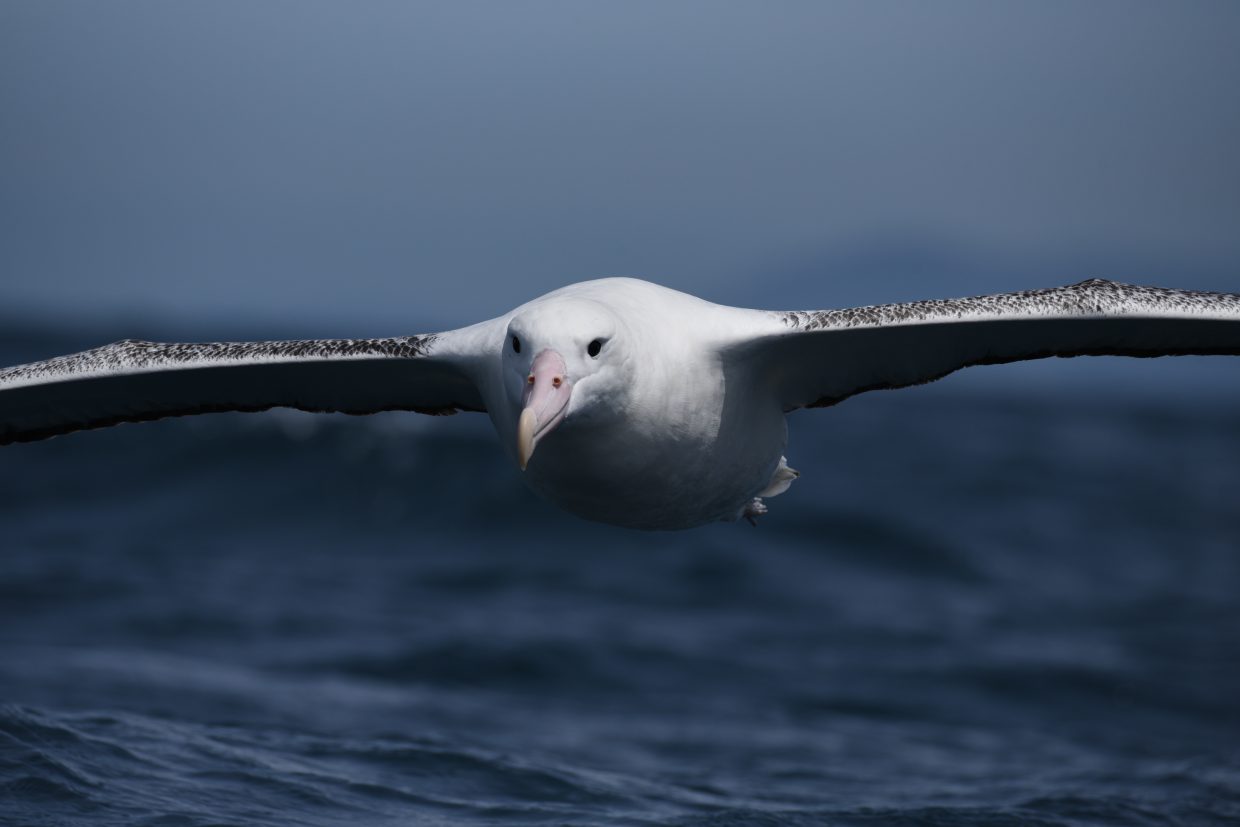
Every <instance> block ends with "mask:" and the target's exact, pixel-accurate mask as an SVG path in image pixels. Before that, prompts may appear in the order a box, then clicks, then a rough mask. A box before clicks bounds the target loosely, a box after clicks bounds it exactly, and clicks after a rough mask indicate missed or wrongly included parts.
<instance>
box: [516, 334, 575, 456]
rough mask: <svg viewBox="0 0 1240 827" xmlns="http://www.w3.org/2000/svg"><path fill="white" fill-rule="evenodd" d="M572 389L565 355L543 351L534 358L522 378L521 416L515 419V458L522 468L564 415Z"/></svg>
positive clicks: (552, 351)
mask: <svg viewBox="0 0 1240 827" xmlns="http://www.w3.org/2000/svg"><path fill="white" fill-rule="evenodd" d="M572 390H573V383H572V382H570V381H569V379H568V375H567V369H566V366H565V364H564V357H562V356H560V354H558V353H556V352H555V351H554V350H544V351H542V352H540V353H539V354H538V355H537V356H535V357H534V363H533V364H532V365H530V373H529V376H528V377H526V380H525V393H523V394H522V395H521V405H522V410H521V418H520V419H519V420H517V461H518V462H519V463H520V464H521V470H522V471H524V470H525V466H526V465H528V464H529V461H530V457H531V456H533V455H534V448H535V446H537V445H538V442H539V440H541V439H542V438H543V437H544V436H546V435H547V434H549V433H551V431H552V429H554V428H555V426H556V425H559V424H560V420H562V419H563V418H564V413H565V412H566V411H567V410H568V398H569V396H570V395H571V394H572Z"/></svg>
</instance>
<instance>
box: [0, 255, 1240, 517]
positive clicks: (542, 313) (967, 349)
mask: <svg viewBox="0 0 1240 827" xmlns="http://www.w3.org/2000/svg"><path fill="white" fill-rule="evenodd" d="M1177 354H1233V355H1234V354H1240V296H1237V295H1233V294H1227V293H1203V292H1192V291H1183V290H1168V289H1163V288H1153V287H1135V286H1131V285H1124V284H1118V283H1115V282H1108V281H1101V280H1092V281H1086V282H1081V283H1080V284H1075V285H1071V286H1068V287H1060V288H1052V289H1048V290H1034V291H1027V292H1023V293H1007V294H999V295H993V296H980V297H975V298H969V299H954V300H944V301H925V302H913V303H907V304H892V305H878V306H873V307H863V308H854V309H849V310H825V311H788V312H772V311H762V310H745V309H741V308H734V307H725V306H722V305H717V304H711V303H710V302H706V301H703V300H701V299H698V298H696V297H693V296H690V295H687V294H685V293H680V292H677V291H674V290H669V289H667V288H665V287H660V286H658V285H655V284H650V283H648V282H644V281H639V280H636V279H602V280H599V281H589V282H583V283H581V284H575V285H571V286H569V287H565V288H563V289H561V290H557V291H555V292H553V293H549V294H547V295H545V296H542V297H540V298H538V299H535V300H533V301H531V302H529V303H527V304H524V305H522V306H521V307H518V308H516V309H515V310H513V311H511V312H509V313H506V314H504V315H503V316H500V317H498V318H495V319H491V320H490V321H486V322H482V323H480V324H476V325H473V326H471V327H466V328H461V329H459V330H452V331H447V332H444V333H436V334H429V335H422V336H408V337H400V338H390V339H365V340H309V341H294V342H230V343H205V344H158V343H151V342H138V341H124V342H117V343H115V344H112V345H107V346H105V347H101V348H96V349H95V350H89V351H85V352H83V353H78V354H73V355H71V356H64V357H59V358H56V359H50V360H48V361H45V362H37V363H34V364H30V365H22V366H18V367H14V368H9V369H7V370H0V444H4V443H9V442H16V441H27V440H33V439H41V438H44V437H49V436H55V435H57V434H63V433H68V432H70V431H75V430H80V429H84V428H94V427H100V426H104V425H111V424H115V423H119V422H129V421H140V420H147V419H156V418H160V417H165V416H177V415H183V414H191V413H205V412H211V411H256V410H264V409H267V408H272V407H291V408H299V409H302V410H309V411H343V412H346V413H373V412H377V411H385V410H411V411H419V412H422V413H452V412H455V411H457V410H467V411H485V412H487V413H488V414H489V415H490V417H491V421H492V422H493V423H494V425H495V429H496V431H497V432H498V434H499V437H500V442H501V444H502V445H503V446H504V448H505V450H506V451H507V452H508V453H509V454H510V456H512V458H513V459H514V461H516V462H517V463H518V465H520V466H521V467H522V468H524V469H525V477H526V479H527V480H528V481H529V483H530V485H531V486H532V487H533V488H534V489H535V490H536V491H538V492H539V493H540V494H542V495H543V496H545V497H546V498H548V499H550V500H552V501H554V502H556V503H558V504H559V505H561V506H563V507H564V508H567V509H568V510H570V511H572V512H574V513H577V514H579V515H581V516H583V517H586V518H588V519H592V520H599V521H602V522H608V523H614V524H618V525H624V526H631V527H635V528H687V527H690V526H695V525H700V524H702V523H706V522H710V521H714V520H721V519H737V518H738V517H742V516H744V517H749V518H751V519H752V518H753V517H755V516H757V515H759V514H762V513H765V506H764V505H763V504H762V502H761V498H762V497H771V496H775V495H776V494H779V493H781V492H782V491H784V490H786V489H787V487H788V485H789V484H790V483H791V481H792V479H793V478H794V477H795V476H796V472H794V471H792V470H791V469H790V468H789V467H788V466H787V463H786V461H785V460H784V451H785V443H786V437H787V431H786V427H785V422H784V416H785V414H786V413H787V412H789V411H792V410H795V409H797V408H802V407H821V406H825V405H832V404H835V403H836V402H839V401H841V400H843V399H846V398H848V397H849V396H853V395H855V394H857V393H861V392H863V391H867V390H875V389H880V388H898V387H905V386H908V385H914V384H920V383H923V382H929V381H933V380H935V379H938V378H940V377H942V376H945V375H946V374H948V373H951V372H952V371H955V370H958V369H960V368H962V367H967V366H970V365H978V364H997V363H1002V362H1013V361H1019V360H1024V359H1036V358H1041V357H1046V356H1081V355H1127V356H1163V355H1177Z"/></svg>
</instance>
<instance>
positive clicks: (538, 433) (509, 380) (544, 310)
mask: <svg viewBox="0 0 1240 827" xmlns="http://www.w3.org/2000/svg"><path fill="white" fill-rule="evenodd" d="M624 333H625V330H624V329H623V327H622V326H621V324H620V323H619V320H618V319H617V317H616V314H615V313H614V312H612V311H611V310H610V309H609V308H607V307H606V306H605V305H603V304H601V303H599V302H597V301H593V300H590V299H584V298H575V297H574V298H569V297H565V298H561V299H556V300H553V301H544V302H540V303H538V304H536V305H533V306H529V307H526V308H524V309H522V310H520V311H518V312H517V313H516V314H514V315H513V317H512V318H511V319H510V320H509V323H508V330H507V335H506V337H505V340H504V345H503V348H504V357H503V361H504V388H505V393H506V394H507V396H508V401H509V403H510V405H511V406H512V410H514V411H518V412H519V413H518V415H517V424H516V427H517V446H516V448H517V462H518V464H519V465H520V466H521V470H523V471H524V470H525V468H526V466H527V465H528V464H529V462H530V458H531V457H532V456H533V455H534V450H535V449H536V448H537V447H538V444H539V443H540V442H541V441H542V440H544V439H545V438H546V437H547V436H548V435H549V434H550V433H551V432H552V431H554V430H555V429H556V428H557V427H558V426H559V425H560V423H561V422H564V421H565V420H566V419H569V420H572V421H579V420H587V419H590V418H591V414H592V413H594V412H596V411H597V410H599V409H600V407H601V406H604V405H613V404H614V402H615V399H616V396H617V394H619V393H622V392H623V390H624V388H625V387H626V385H627V382H628V375H627V374H628V365H629V359H628V352H629V351H628V343H627V342H626V341H625V335H624Z"/></svg>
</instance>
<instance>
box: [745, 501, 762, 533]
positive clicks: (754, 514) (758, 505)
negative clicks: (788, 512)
mask: <svg viewBox="0 0 1240 827" xmlns="http://www.w3.org/2000/svg"><path fill="white" fill-rule="evenodd" d="M766 511H767V509H766V506H765V505H763V504H762V498H761V497H754V498H753V502H751V503H750V504H749V505H747V506H745V508H744V510H743V511H741V516H742V517H744V518H745V519H746V520H748V521H749V524H750V525H751V526H754V527H755V528H756V527H757V525H758V520H757V518H758V517H761V516H762V515H763V514H765V513H766Z"/></svg>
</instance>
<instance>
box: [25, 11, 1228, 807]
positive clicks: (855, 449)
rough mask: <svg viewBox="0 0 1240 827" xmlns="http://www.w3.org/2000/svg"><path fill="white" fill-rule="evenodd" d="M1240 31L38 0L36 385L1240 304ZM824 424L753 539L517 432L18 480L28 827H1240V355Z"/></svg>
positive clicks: (799, 431) (1024, 377)
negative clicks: (613, 489) (172, 347)
mask: <svg viewBox="0 0 1240 827" xmlns="http://www.w3.org/2000/svg"><path fill="white" fill-rule="evenodd" d="M1237 43H1240V6H1238V5H1237V4H1235V3H1232V2H1192V3H1174V4H1173V3H1166V4H1152V3H1143V4H1135V3H1125V2H1091V3H1088V4H1068V3H1034V2H1028V3H1003V4H996V3H985V2H941V3H935V4H926V3H914V2H883V3H873V2H852V3H850V2H829V3H828V2H792V1H791V0H789V1H788V2H781V3H762V2H744V3H742V2H734V3H707V2H687V1H686V2H669V3H644V2H638V3H623V4H620V3H613V4H602V3H577V2H559V3H551V2H525V3H519V4H517V3H501V2H452V3H439V4H432V3H411V2H410V3H406V2H365V3H347V4H346V3H326V2H297V3H294V2H281V1H277V0H268V1H266V2H220V3H189V2H154V1H153V0H152V2H133V1H132V0H113V2H109V3H106V4H102V3H90V2H58V1H57V0H39V2H33V1H30V2H24V1H21V0H0V361H3V363H5V364H12V363H16V362H21V361H27V360H33V359H39V358H45V357H47V356H51V355H54V354H57V353H63V352H67V351H70V350H75V349H80V348H83V347H88V346H93V345H96V344H100V343H102V342H106V341H111V340H114V339H117V338H122V337H145V338H155V339H216V338H283V337H319V336H382V335H395V334H403V333H416V332H426V331H434V330H438V329H444V328H450V327H456V326H460V325H464V324H468V323H471V322H474V321H477V320H480V319H483V318H488V317H491V316H494V315H497V314H499V313H502V312H503V311H505V310H507V309H509V308H511V307H513V306H515V305H516V304H519V303H520V302H523V301H525V300H527V299H529V298H531V297H533V296H535V295H537V294H540V293H542V292H545V291H547V290H551V289H554V288H556V287H559V286H561V285H564V284H566V283H570V282H573V281H578V280H582V279H587V278H595V277H601V276H612V275H632V276H639V277H643V278H647V279H650V280H653V281H658V282H660V283H663V284H666V285H668V286H671V287H674V288H678V289H681V290H686V291H689V292H692V293H695V294H698V295H701V296H703V297H705V298H708V299H710V300H713V301H718V302H723V303H728V304H737V305H745V306H754V307H765V308H772V309H808V308H824V307H836V306H847V305H856V304H870V303H878V302H887V301H901V300H913V299H921V298H933V297H947V296H956V295H966V294H975V293H986V292H996V291H1003V290H1018V289H1027V288H1032V287H1044V286H1053V285H1059V284H1067V283H1071V282H1075V281H1080V280H1082V279H1085V278H1093V277H1102V278H1111V279H1117V280H1121V281H1131V282H1138V283H1150V284H1159V285H1165V286H1174V287H1186V288H1197V289H1209V290H1222V291H1230V292H1240V94H1237V79H1238V78H1240V48H1237ZM1238 365H1240V363H1238V362H1237V361H1236V360H1234V359H1224V358H1215V359H1189V358H1183V359H1163V360H1120V359H1114V360H1105V359H1076V360H1068V361H1064V360H1052V362H1040V363H1030V364H1025V365H1013V366H1004V367H998V368H978V369H973V370H971V371H966V372H964V373H962V374H960V375H957V376H954V377H950V378H949V379H947V380H945V381H943V382H940V383H937V384H935V385H931V386H927V387H924V388H916V389H910V390H905V391H900V392H898V393H895V394H869V395H866V396H863V397H859V398H857V399H855V400H851V401H849V402H847V403H845V404H844V405H842V406H840V407H839V408H836V409H831V410H826V411H815V412H808V413H803V414H798V415H795V416H793V417H792V418H791V422H790V426H791V443H790V447H789V458H790V461H791V464H792V465H793V466H795V467H797V468H799V469H800V470H801V471H802V472H803V476H802V478H801V479H800V480H799V481H798V482H797V483H796V485H794V486H793V488H792V490H791V491H790V492H789V493H788V494H786V495H784V496H781V497H780V498H779V499H777V500H774V501H772V502H771V503H770V505H771V514H770V516H769V517H768V518H766V519H765V520H763V523H762V525H761V526H760V528H758V529H756V530H755V529H751V528H750V527H749V526H747V525H741V526H735V525H720V526H713V527H707V528H704V529H701V530H697V531H694V532H688V533H681V534H659V535H645V534H636V533H631V532H625V531H617V530H611V529H607V528H605V527H601V526H594V525H590V524H586V523H582V522H580V521H578V520H576V519H575V518H572V517H569V516H567V515H564V514H561V513H559V512H557V511H556V510H554V509H552V508H551V507H549V506H547V505H545V504H543V503H541V502H539V501H538V500H536V499H535V498H534V497H533V496H532V495H531V494H529V493H528V492H527V491H526V490H525V489H524V488H523V487H522V486H521V481H520V474H519V472H517V471H516V470H515V469H514V468H512V467H510V466H509V465H508V464H507V463H506V462H505V461H503V459H502V458H501V457H500V454H499V451H498V448H497V446H496V445H495V444H494V436H493V435H492V433H491V432H490V428H489V425H488V424H487V423H486V422H485V421H483V419H482V418H481V417H470V416H459V417H453V418H449V419H431V418H420V417H415V416H380V417H372V418H366V419H362V420H355V419H350V418H346V417H340V418H336V417H310V416H301V415H288V414H281V413H279V412H276V413H274V414H271V415H262V416H219V417H202V418H197V419H190V420H176V421H168V422H161V423H155V424H151V425H144V426H141V427H136V426H134V427H123V428H117V429H112V430H110V431H104V432H94V433H87V434H78V435H74V436H69V437H65V438H60V439H56V440H53V441H50V442H45V443H36V444H30V445H22V446H13V447H9V448H5V449H3V450H2V451H0V821H5V820H8V821H12V822H14V823H21V824H45V823H46V824H59V825H63V824H77V823H83V824H87V823H89V824H92V825H95V824H111V823H116V824H126V825H128V824H134V823H140V824H150V825H156V824H159V825H170V824H178V825H182V824H184V825H193V824H204V825H205V824H218V823H245V824H273V825H277V824H278V825H287V824H290V823H296V824H316V825H318V824H359V823H361V824H386V823H391V824H405V823H410V822H411V821H418V822H421V823H442V824H459V823H479V824H511V823H514V822H516V821H521V822H524V823H548V824H562V823H573V824H578V823H580V824H627V825H632V824H686V825H688V824H695V825H696V824H701V825H707V824H709V825H716V826H717V825H724V824H764V825H765V824H798V825H800V824H828V823H829V824H850V825H851V824H864V825H871V824H879V823H890V822H897V823H900V824H923V823H924V824H942V823H978V824H1016V823H1022V824H1026V823H1035V824H1098V823H1108V824H1111V823H1130V824H1161V823H1193V824H1211V823H1219V824H1223V823H1234V821H1235V819H1237V818H1240V753H1238V752H1237V744H1240V703H1238V702H1237V698H1240V600H1238V599H1237V594H1240V542H1238V541H1237V537H1238V536H1240V533H1238V532H1240V517H1238V515H1237V510H1236V496H1237V493H1236V492H1237V491H1238V490H1240V393H1238V389H1240V383H1238V382H1237V381H1236V380H1237V378H1238V377H1240V373H1238V371H1240V367H1238Z"/></svg>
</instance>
